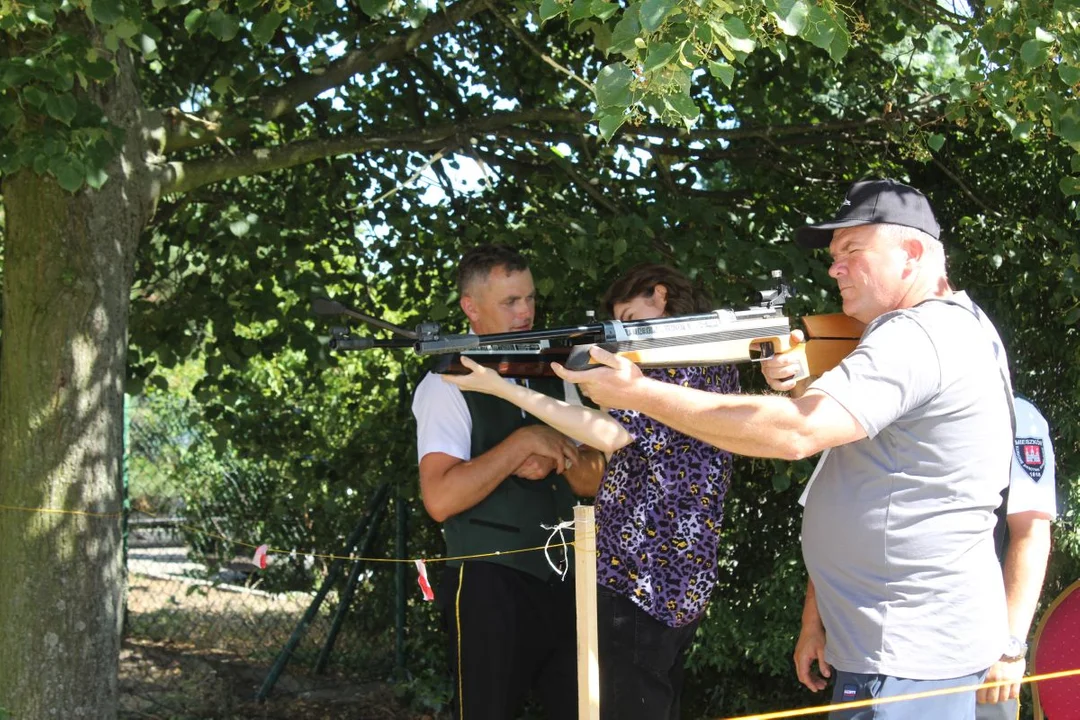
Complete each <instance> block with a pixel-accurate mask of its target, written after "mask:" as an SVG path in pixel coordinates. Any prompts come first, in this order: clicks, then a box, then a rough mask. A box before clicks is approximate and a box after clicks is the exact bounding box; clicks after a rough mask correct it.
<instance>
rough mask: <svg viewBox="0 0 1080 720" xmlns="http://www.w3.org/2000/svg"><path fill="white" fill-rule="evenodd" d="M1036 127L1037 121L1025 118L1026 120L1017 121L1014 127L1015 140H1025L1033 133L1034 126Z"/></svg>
mask: <svg viewBox="0 0 1080 720" xmlns="http://www.w3.org/2000/svg"><path fill="white" fill-rule="evenodd" d="M1034 127H1035V123H1033V122H1031V121H1029V120H1025V121H1024V122H1019V123H1016V125H1015V126H1014V127H1013V129H1012V136H1013V139H1014V140H1025V139H1027V137H1028V135H1030V134H1031V130H1032V128H1034Z"/></svg>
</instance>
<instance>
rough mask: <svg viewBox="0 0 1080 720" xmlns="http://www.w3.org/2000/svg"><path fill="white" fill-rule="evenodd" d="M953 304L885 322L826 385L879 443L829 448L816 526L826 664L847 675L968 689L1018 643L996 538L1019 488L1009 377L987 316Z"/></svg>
mask: <svg viewBox="0 0 1080 720" xmlns="http://www.w3.org/2000/svg"><path fill="white" fill-rule="evenodd" d="M952 300H953V302H941V301H930V302H926V303H923V304H921V305H919V306H917V307H915V308H910V309H907V310H900V311H896V312H891V313H887V314H885V315H883V316H881V317H880V318H878V319H877V320H875V321H874V322H873V323H871V324H870V326H869V327H868V328H867V330H866V333H865V334H864V335H863V338H862V341H861V342H860V343H859V346H858V347H857V348H856V349H855V350H854V352H852V353H851V354H850V355H849V356H848V357H847V358H846V359H845V360H844V361H843V362H842V363H841V364H840V365H839V366H838V367H836V368H834V369H833V370H830V371H829V372H827V373H826V374H825V375H823V376H822V377H821V378H820V379H819V380H818V381H817V382H815V383H814V384H813V385H812V388H813V389H816V390H820V391H822V392H825V393H827V394H829V395H830V396H831V397H832V398H834V399H835V400H836V401H837V402H839V403H840V404H841V405H843V406H844V408H846V409H847V410H848V412H850V413H851V414H852V416H853V417H854V418H855V419H856V420H858V422H859V424H860V425H862V427H863V429H864V430H865V431H866V434H867V437H866V438H864V439H863V440H859V441H858V442H853V443H848V444H847V445H842V446H839V447H836V448H832V449H831V450H830V451H829V454H828V456H827V457H825V458H824V459H823V465H822V467H821V470H820V472H819V473H818V476H817V478H816V481H815V482H814V484H813V486H812V487H811V488H810V490H809V494H808V497H807V502H806V511H805V513H804V515H803V527H802V540H803V557H804V559H805V562H806V566H807V568H808V570H809V572H810V577H811V579H812V580H813V582H814V586H815V590H816V593H817V602H818V609H819V611H820V613H821V618H822V621H823V622H824V625H825V629H826V640H827V642H826V651H825V657H826V659H827V660H828V662H829V663H831V664H832V665H833V666H835V667H837V668H838V669H840V670H845V671H848V672H856V673H875V674H882V675H893V676H896V677H903V678H912V679H925V680H936V679H945V678H954V677H959V676H961V675H967V674H969V673H973V672H979V671H981V670H984V669H986V668H987V667H989V666H990V665H992V664H993V663H994V662H995V661H996V660H997V659H998V658H999V657H1000V656H1001V652H1002V650H1003V648H1004V646H1005V641H1006V638H1007V636H1008V623H1007V618H1006V613H1005V592H1004V586H1003V582H1002V577H1001V566H1000V565H999V564H998V561H997V558H996V556H995V554H994V537H993V529H994V519H995V518H994V509H995V508H996V507H997V506H998V504H999V503H1000V501H1001V490H1002V488H1004V487H1005V485H1007V484H1008V482H1009V466H1010V459H1011V452H1010V449H1011V447H1012V415H1011V413H1012V409H1011V408H1012V404H1011V389H1010V388H1008V385H1007V383H1008V369H1007V364H1006V360H1005V352H1004V349H1003V348H1002V347H1001V341H1000V339H999V338H998V336H997V332H996V331H995V330H994V329H993V326H992V325H990V323H989V321H988V320H985V315H982V313H981V311H979V310H978V309H977V308H975V307H974V306H973V305H972V303H971V301H970V300H969V299H968V298H967V296H966V295H964V294H963V293H958V294H956V295H954V296H953V298H952ZM954 303H955V304H954ZM976 315H978V316H981V318H982V321H980V319H977V317H976ZM1002 368H1004V375H1003V373H1002Z"/></svg>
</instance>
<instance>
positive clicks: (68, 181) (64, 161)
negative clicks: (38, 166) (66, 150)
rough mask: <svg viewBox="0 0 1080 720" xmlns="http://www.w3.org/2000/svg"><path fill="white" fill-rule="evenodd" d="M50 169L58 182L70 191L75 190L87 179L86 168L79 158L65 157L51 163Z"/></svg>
mask: <svg viewBox="0 0 1080 720" xmlns="http://www.w3.org/2000/svg"><path fill="white" fill-rule="evenodd" d="M49 169H50V170H51V171H52V174H53V175H55V176H56V182H57V183H59V185H60V187H62V188H64V189H65V190H67V191H68V192H75V191H76V190H78V189H79V188H81V187H82V186H83V181H84V180H86V168H84V167H83V164H82V162H80V161H79V159H78V158H74V157H63V158H58V159H56V160H54V161H53V162H52V163H50V167H49Z"/></svg>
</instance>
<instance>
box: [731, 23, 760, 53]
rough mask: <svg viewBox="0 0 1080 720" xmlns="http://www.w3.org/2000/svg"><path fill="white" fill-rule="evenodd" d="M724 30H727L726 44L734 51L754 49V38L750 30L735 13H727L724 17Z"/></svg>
mask: <svg viewBox="0 0 1080 720" xmlns="http://www.w3.org/2000/svg"><path fill="white" fill-rule="evenodd" d="M724 30H726V31H727V32H726V33H725V34H726V35H727V39H728V45H729V46H730V47H731V49H732V50H734V51H735V52H740V53H752V52H753V51H754V39H753V38H752V37H751V36H750V31H749V30H747V29H746V25H745V24H744V23H743V21H742V19H741V18H739V17H738V16H737V15H728V16H727V17H726V18H724Z"/></svg>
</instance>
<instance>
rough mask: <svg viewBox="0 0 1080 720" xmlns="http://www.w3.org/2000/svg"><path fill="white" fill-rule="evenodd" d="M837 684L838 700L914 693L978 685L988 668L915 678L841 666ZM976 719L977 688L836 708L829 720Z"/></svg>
mask: <svg viewBox="0 0 1080 720" xmlns="http://www.w3.org/2000/svg"><path fill="white" fill-rule="evenodd" d="M835 675H836V684H835V685H834V686H833V696H832V701H833V702H834V703H844V702H853V701H856V700H869V699H871V698H889V697H897V696H899V695H911V694H914V693H920V692H926V691H928V690H942V689H945V688H956V687H965V686H969V685H971V686H974V685H978V684H979V683H981V682H982V681H983V678H984V677H986V670H983V671H982V672H977V673H972V674H971V675H964V676H963V677H957V678H950V679H948V680H911V679H908V678H898V677H893V676H891V675H869V674H865V673H850V672H844V671H842V670H837V671H836V672H835ZM939 719H940V720H975V691H974V690H969V691H966V692H960V693H952V694H949V695H937V696H935V697H928V698H920V699H918V700H902V701H900V702H893V703H885V704H876V705H871V706H869V707H864V708H854V709H851V710H834V711H832V712H831V713H829V720H939Z"/></svg>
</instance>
